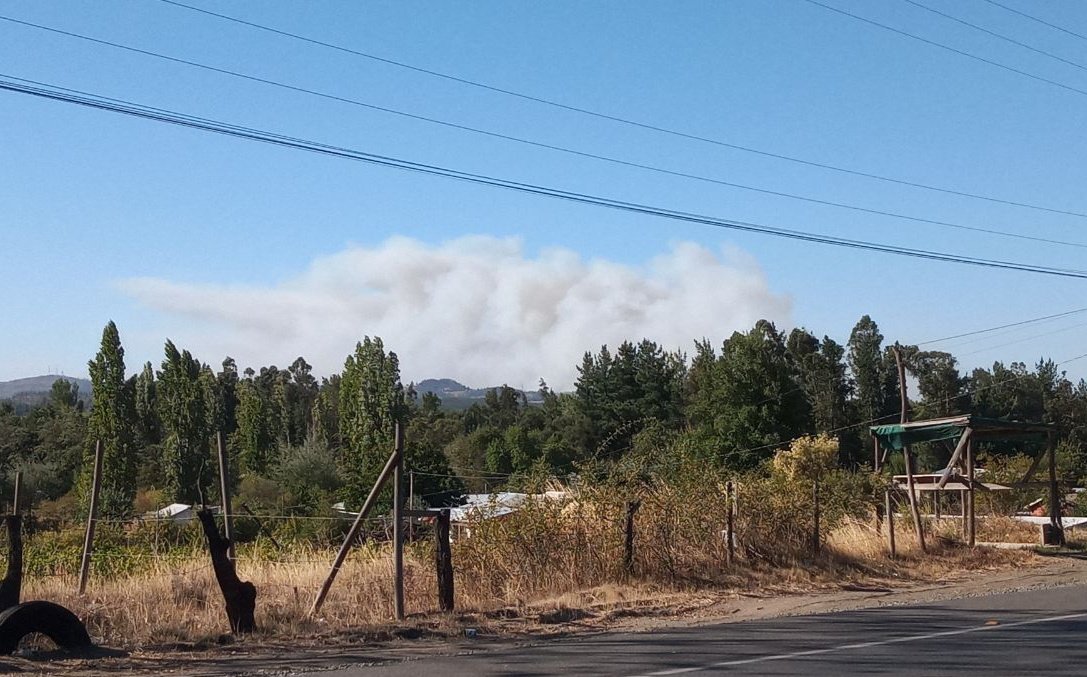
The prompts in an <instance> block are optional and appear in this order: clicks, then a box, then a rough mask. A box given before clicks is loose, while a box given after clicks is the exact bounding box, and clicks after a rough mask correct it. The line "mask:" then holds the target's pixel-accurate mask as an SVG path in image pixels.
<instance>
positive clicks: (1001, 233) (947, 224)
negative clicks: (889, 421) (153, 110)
mask: <svg viewBox="0 0 1087 677" xmlns="http://www.w3.org/2000/svg"><path fill="white" fill-rule="evenodd" d="M0 20H3V21H9V22H11V23H15V24H19V25H22V26H27V27H30V28H35V29H39V30H43V31H48V32H51V33H57V34H60V35H64V36H67V37H72V38H76V39H80V40H86V41H88V42H92V43H95V44H100V45H104V46H108V47H112V48H116V49H121V50H125V51H129V52H134V53H137V54H141V55H144V56H150V57H153V58H157V59H162V60H165V61H170V62H173V63H178V64H182V65H185V66H191V67H193V68H199V69H202V70H207V71H211V72H214V73H219V74H222V75H229V76H231V77H236V78H240V79H243V80H249V81H252V82H257V83H260V84H265V85H271V86H273V87H278V88H281V89H286V90H289V91H292V92H297V93H301V94H307V95H311V96H316V97H320V98H323V99H328V100H331V101H337V102H340V103H346V104H350V105H354V106H360V107H363V108H367V109H370V110H375V111H379V112H382V113H388V114H392V115H396V116H400V117H405V118H409V119H412V120H416V121H420V122H425V123H428V124H434V125H439V126H442V127H447V128H451V129H456V130H459V131H465V132H470V133H473V134H481V135H483V136H488V137H491V138H497V139H501V140H504V141H512V142H514V143H520V144H524V145H528V146H533V147H536V148H543V149H546V150H551V151H556V152H559V153H565V154H568V155H574V156H577V157H583V158H587V159H592V160H598V161H601V162H608V163H611V164H616V165H620V166H624V167H631V168H634V169H641V170H645V171H650V172H655V173H658V174H664V175H667V176H673V177H677V178H682V179H689V180H694V181H700V182H704V183H710V184H715V185H719V186H725V187H727V188H735V189H738V190H746V191H750V192H755V193H760V194H763V195H771V196H774V197H780V198H784V199H789V200H797V201H800V202H807V203H810V204H818V205H822V206H826V207H834V208H838V209H848V210H850V211H856V212H861V213H865V214H874V215H877V216H886V217H889V218H894V219H901V220H904V221H913V222H915V223H925V224H929V225H934V226H939V227H942V228H953V229H956V230H965V231H971V232H976V233H985V234H987V235H995V236H998V237H1008V238H1013V239H1017V240H1026V241H1029V242H1041V243H1044V244H1052V245H1058V246H1067V247H1077V248H1082V249H1087V243H1083V242H1075V241H1070V240H1057V239H1052V238H1046V237H1039V236H1036V235H1024V234H1022V233H1015V232H1010V231H1005V230H998V229H994V228H983V227H980V226H970V225H966V224H962V223H955V222H952V221H942V220H938V219H929V218H925V217H920V216H911V215H909V214H903V213H900V212H892V211H887V210H883V209H873V208H869V207H862V206H860V205H855V204H850V203H845V202H837V201H834V200H824V199H821V198H816V197H811V196H808V195H800V194H797V193H789V192H785V191H779V190H773V189H769V188H762V187H759V186H752V185H748V184H742V183H737V182H735V181H726V180H724V179H717V178H713V177H709V176H704V175H700V174H691V173H688V172H681V171H676V170H671V169H665V168H663V167H657V166H655V165H648V164H643V163H640V162H633V161H629V160H623V159H621V158H616V157H611V156H607V155H600V154H597V153H591V152H587V151H581V150H577V149H575V148H569V147H566V146H559V145H555V144H550V143H545V142H541V141H534V140H532V139H527V138H524V137H518V136H513V135H510V134H503V133H501V132H494V131H490V130H486V129H481V128H478V127H471V126H468V125H462V124H459V123H455V122H449V121H446V120H440V119H438V118H433V117H428V116H424V115H418V114H416V113H409V112H407V111H401V110H397V109H393V108H388V107H386V106H379V105H377V104H373V103H368V102H366V101H361V100H358V99H352V98H348V97H344V96H339V95H336V94H329V93H327V92H322V91H319V90H315V89H309V88H306V87H298V86H296V85H290V84H287V83H284V82H279V81H276V80H270V79H267V78H262V77H258V76H255V75H249V74H247V73H241V72H239V71H234V70H229V69H225V68H219V67H217V66H211V65H208V64H203V63H200V62H197V61H191V60H188V59H182V58H178V57H173V56H169V55H166V54H161V53H158V52H153V51H150V50H145V49H140V48H138V47H132V46H130V45H124V44H121V43H117V42H112V41H109V40H102V39H100V38H95V37H91V36H88V35H83V34H80V33H73V32H71V31H65V30H61V29H58V28H53V27H50V26H43V25H41V24H35V23H31V22H28V21H23V20H20V19H13V18H11V17H7V16H3V15H0Z"/></svg>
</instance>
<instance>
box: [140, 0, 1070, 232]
mask: <svg viewBox="0 0 1087 677" xmlns="http://www.w3.org/2000/svg"><path fill="white" fill-rule="evenodd" d="M159 1H160V2H163V3H166V4H168V5H173V6H175V7H179V8H182V9H186V10H189V11H192V12H198V13H200V14H205V15H208V16H212V17H216V18H219V19H223V20H225V21H230V22H233V23H236V24H239V25H242V26H247V27H249V28H253V29H256V30H260V31H265V32H268V33H273V34H275V35H279V36H282V37H286V38H291V39H294V40H300V41H302V42H306V43H309V44H312V45H316V46H319V47H324V48H327V49H332V50H335V51H338V52H342V53H345V54H351V55H353V56H358V57H362V58H364V59H370V60H372V61H376V62H379V63H383V64H386V65H389V66H394V67H396V68H403V69H406V70H410V71H414V72H416V73H421V74H423V75H428V76H431V77H435V78H441V79H443V80H448V81H450V82H456V83H459V84H462V85H466V86H469V87H475V88H478V89H482V90H486V91H490V92H494V93H497V94H502V95H506V96H511V97H514V98H518V99H522V100H524V101H531V102H534V103H538V104H543V105H545V106H550V107H552V108H557V109H560V110H565V111H568V112H572V113H578V114H580V115H587V116H590V117H594V118H597V119H600V120H607V121H609V122H616V123H619V124H622V125H627V126H630V127H635V128H638V129H643V130H647V131H652V132H657V133H660V134H667V135H669V136H673V137H677V138H681V139H686V140H688V141H697V142H700V143H707V144H711V145H714V146H719V147H722V148H728V149H731V150H736V151H741V152H744V153H752V154H755V155H761V156H763V157H768V158H773V159H776V160H783V161H786V162H793V163H796V164H800V165H805V166H808V167H815V168H818V169H826V170H829V171H834V172H840V173H843V174H848V175H851V176H858V177H862V178H866V179H873V180H876V181H883V182H886V183H892V184H896V185H900V186H908V187H910V188H918V189H921V190H929V191H935V192H938V193H944V194H947V195H955V196H958V197H965V198H970V199H975V200H985V201H987V202H994V203H997V204H1004V205H1009V206H1013V207H1022V208H1025V209H1035V210H1038V211H1043V212H1050V213H1053V214H1064V215H1067V216H1077V217H1081V218H1087V213H1083V212H1077V211H1071V210H1067V209H1058V208H1055V207H1046V206H1043V205H1038V204H1032V203H1028V202H1019V201H1016V200H1007V199H1002V198H997V197H992V196H988V195H981V194H978V193H971V192H967V191H962V190H955V189H952V188H946V187H941V186H935V185H932V184H926V183H921V182H918V181H910V180H907V179H900V178H895V177H891V176H887V175H884V174H877V173H874V172H866V171H862V170H857V169H849V168H846V167H842V166H840V165H832V164H828V163H825V162H818V161H815V160H808V159H804V158H800V157H796V156H793V155H785V154H783V153H775V152H772V151H767V150H764V149H760V148H754V147H752V146H744V145H740V144H736V143H730V142H727V141H722V140H720V139H714V138H710V137H706V136H700V135H698V134H693V133H690V132H683V131H679V130H676V129H671V128H668V127H662V126H660V125H654V124H651V123H647V122H640V121H638V120H633V119H631V118H625V117H621V116H618V115H611V114H608V113H602V112H600V111H596V110H592V109H589V108H583V107H580V106H573V105H570V104H564V103H561V102H559V101H555V100H554V99H547V98H544V97H540V96H535V95H532V94H526V93H524V92H519V91H516V90H512V89H507V88H504V87H498V86H496V85H490V84H487V83H485V82H481V81H479V80H472V79H469V78H464V77H460V76H457V75H451V74H449V73H443V72H441V71H436V70H432V69H429V68H423V67H420V66H415V65H413V64H409V63H405V62H403V61H396V60H394V59H389V58H385V57H381V56H378V55H376V54H372V53H368V52H363V51H360V50H357V49H352V48H350V47H344V46H343V45H337V44H335V43H331V42H326V41H323V40H318V39H316V38H311V37H307V36H305V35H300V34H298V33H292V32H290V31H284V30H281V29H278V28H273V27H271V26H267V25H264V24H259V23H256V22H253V21H246V20H245V19H239V18H238V17H234V16H230V15H228V14H222V13H219V12H213V11H211V10H207V9H203V8H201V7H195V6H193V5H187V4H185V3H182V2H177V1H176V0H159Z"/></svg>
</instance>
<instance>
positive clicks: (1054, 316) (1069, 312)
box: [917, 308, 1087, 346]
mask: <svg viewBox="0 0 1087 677" xmlns="http://www.w3.org/2000/svg"><path fill="white" fill-rule="evenodd" d="M1083 312H1087V308H1076V309H1075V310H1066V311H1064V312H1063V313H1054V314H1052V315H1043V316H1041V317H1032V318H1031V319H1029V320H1020V321H1019V322H1010V323H1008V324H1001V325H998V326H996V327H988V328H986V329H977V330H974V331H968V332H964V333H962V334H954V335H952V336H944V337H942V338H938V339H929V340H928V341H922V342H921V343H918V344H917V345H918V346H926V345H929V344H930V343H940V342H943V341H950V340H952V339H958V338H964V337H966V336H975V335H977V334H987V333H989V332H992V331H997V330H998V329H1008V328H1009V327H1019V326H1022V325H1024V324H1033V323H1035V322H1042V321H1045V320H1055V319H1057V318H1059V317H1067V316H1069V315H1077V314H1079V313H1083Z"/></svg>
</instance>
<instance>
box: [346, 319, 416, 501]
mask: <svg viewBox="0 0 1087 677" xmlns="http://www.w3.org/2000/svg"><path fill="white" fill-rule="evenodd" d="M404 409H405V408H404V386H403V384H401V382H400V361H399V359H398V358H397V356H396V353H393V352H389V353H386V352H385V347H384V345H382V343H381V339H380V338H378V337H374V338H373V339H370V337H369V336H367V337H365V338H363V340H362V341H361V342H360V343H358V344H356V346H355V352H354V354H352V355H350V356H348V358H347V361H346V362H345V363H344V368H343V375H342V377H341V379H340V434H341V435H342V436H343V441H344V445H345V447H346V448H345V450H344V460H345V466H346V467H345V475H346V479H347V485H346V487H345V491H344V498H345V500H346V501H347V504H348V506H349V507H351V508H354V509H358V508H359V507H360V506H361V505H362V503H363V501H364V500H365V499H366V496H367V495H368V494H369V492H370V488H371V487H372V486H373V484H374V481H375V480H376V479H377V475H378V473H379V472H381V468H382V466H383V465H384V463H385V461H386V459H388V457H389V454H390V453H391V452H392V449H393V436H394V426H395V422H396V421H397V420H398V419H400V418H401V417H402V416H403V415H404Z"/></svg>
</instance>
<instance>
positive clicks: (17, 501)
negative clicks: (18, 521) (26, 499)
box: [11, 470, 23, 515]
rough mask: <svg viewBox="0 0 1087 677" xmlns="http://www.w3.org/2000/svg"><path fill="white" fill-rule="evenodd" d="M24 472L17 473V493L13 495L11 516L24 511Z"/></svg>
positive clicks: (18, 471)
mask: <svg viewBox="0 0 1087 677" xmlns="http://www.w3.org/2000/svg"><path fill="white" fill-rule="evenodd" d="M22 494H23V471H21V470H16V471H15V493H13V494H12V495H11V514H12V515H18V514H19V513H20V512H21V511H22V507H23V506H22Z"/></svg>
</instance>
